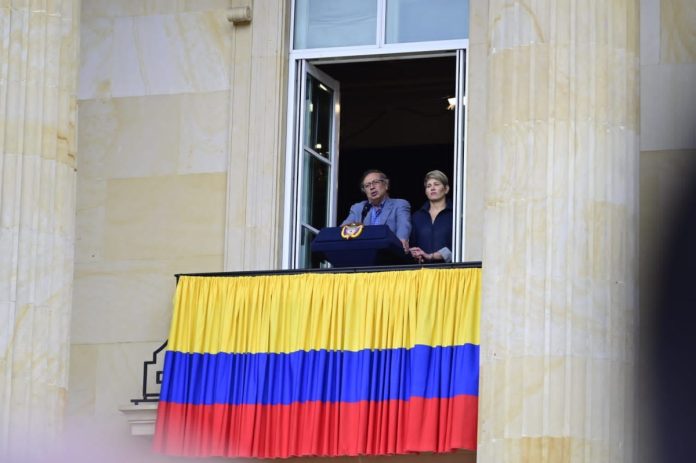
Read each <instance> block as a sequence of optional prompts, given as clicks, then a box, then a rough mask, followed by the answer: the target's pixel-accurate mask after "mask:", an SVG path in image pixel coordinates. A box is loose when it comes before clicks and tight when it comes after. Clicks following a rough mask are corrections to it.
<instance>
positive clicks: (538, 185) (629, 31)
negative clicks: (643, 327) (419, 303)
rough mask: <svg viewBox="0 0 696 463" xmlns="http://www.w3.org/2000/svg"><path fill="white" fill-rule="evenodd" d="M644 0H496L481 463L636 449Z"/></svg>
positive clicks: (613, 458)
mask: <svg viewBox="0 0 696 463" xmlns="http://www.w3.org/2000/svg"><path fill="white" fill-rule="evenodd" d="M638 8H639V2H638V1H637V0H608V1H604V0H588V1H579V0H531V1H526V2H522V1H503V0H490V4H489V23H488V26H489V43H488V47H489V48H488V66H489V69H488V75H489V83H488V103H487V104H488V120H487V129H486V132H487V137H486V146H487V166H486V182H487V183H486V190H485V212H484V214H485V215H484V218H485V220H484V249H483V262H484V273H483V295H482V304H483V305H482V308H483V313H482V325H481V337H482V339H481V346H482V350H481V390H480V398H481V402H480V415H479V416H480V422H479V451H478V456H477V458H478V461H479V462H480V463H488V462H496V463H498V462H519V461H534V462H553V463H562V462H585V461H586V462H630V461H634V457H635V455H634V442H633V426H634V424H633V421H634V420H633V417H634V403H633V400H634V393H633V385H634V384H633V383H634V381H633V378H634V372H635V358H634V355H635V351H636V329H637V326H636V325H637V313H638V311H637V200H638V153H639V145H638V137H639V85H638V75H639V34H638V32H639V31H638V28H639V16H638Z"/></svg>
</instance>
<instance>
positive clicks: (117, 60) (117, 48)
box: [78, 11, 231, 99]
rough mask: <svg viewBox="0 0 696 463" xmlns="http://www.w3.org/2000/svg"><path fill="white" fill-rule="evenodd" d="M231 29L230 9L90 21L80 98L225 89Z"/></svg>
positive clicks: (81, 66)
mask: <svg viewBox="0 0 696 463" xmlns="http://www.w3.org/2000/svg"><path fill="white" fill-rule="evenodd" d="M230 27H231V26H230V24H229V23H228V21H227V19H226V17H225V14H224V11H204V12H191V13H180V14H168V15H153V16H123V17H115V18H108V19H105V18H96V19H94V20H88V21H85V23H84V25H83V28H84V29H85V31H86V36H85V37H86V38H89V39H90V42H89V43H86V44H85V43H83V47H82V48H83V56H82V59H81V63H80V87H79V89H78V98H80V99H90V98H99V97H102V98H103V97H109V96H110V97H125V96H141V95H157V94H174V93H188V92H210V91H218V90H225V89H227V88H229V69H230V61H229V56H230V34H229V28H230Z"/></svg>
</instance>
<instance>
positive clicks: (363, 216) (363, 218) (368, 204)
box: [360, 201, 372, 223]
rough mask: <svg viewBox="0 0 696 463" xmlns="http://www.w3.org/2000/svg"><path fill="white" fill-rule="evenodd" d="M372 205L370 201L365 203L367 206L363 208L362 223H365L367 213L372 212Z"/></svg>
mask: <svg viewBox="0 0 696 463" xmlns="http://www.w3.org/2000/svg"><path fill="white" fill-rule="evenodd" d="M371 207H372V205H371V204H370V201H365V205H364V206H363V210H362V214H361V217H360V222H361V223H365V216H366V215H367V212H368V211H369V210H370V208H371Z"/></svg>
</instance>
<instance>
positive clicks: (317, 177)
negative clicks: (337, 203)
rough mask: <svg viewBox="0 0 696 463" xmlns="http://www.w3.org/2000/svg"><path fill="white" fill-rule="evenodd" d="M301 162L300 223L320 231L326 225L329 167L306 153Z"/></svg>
mask: <svg viewBox="0 0 696 463" xmlns="http://www.w3.org/2000/svg"><path fill="white" fill-rule="evenodd" d="M303 162H304V166H303V168H304V172H303V176H304V178H303V179H302V180H303V182H302V190H303V191H302V198H303V203H304V204H302V207H301V210H302V222H303V223H306V224H309V225H311V226H312V227H314V228H316V229H322V228H324V227H325V226H326V225H327V224H326V218H327V208H328V204H327V202H328V196H329V166H328V165H327V164H326V163H324V162H323V161H320V160H319V159H317V158H316V157H315V156H312V155H311V154H309V153H307V152H305V153H304V160H303Z"/></svg>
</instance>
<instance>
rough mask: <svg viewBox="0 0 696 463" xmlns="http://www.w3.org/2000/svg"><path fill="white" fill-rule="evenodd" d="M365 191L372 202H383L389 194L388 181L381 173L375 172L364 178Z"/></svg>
mask: <svg viewBox="0 0 696 463" xmlns="http://www.w3.org/2000/svg"><path fill="white" fill-rule="evenodd" d="M362 186H363V191H365V196H367V200H368V201H369V202H370V203H371V204H379V203H381V202H382V201H383V200H384V198H385V196H387V181H386V180H385V179H383V178H382V175H381V174H378V173H376V172H373V173H371V174H367V176H366V177H365V178H364V179H363V184H362Z"/></svg>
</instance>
